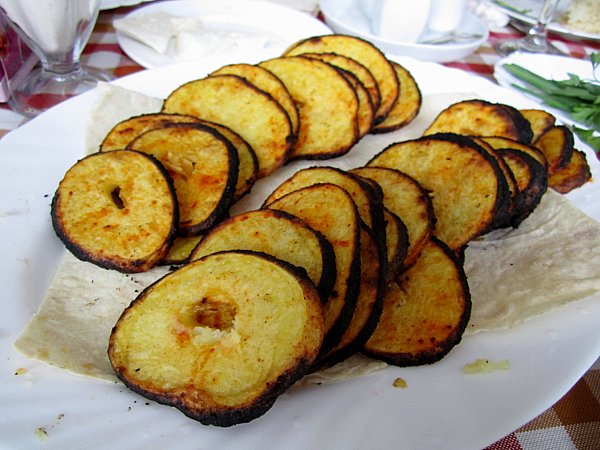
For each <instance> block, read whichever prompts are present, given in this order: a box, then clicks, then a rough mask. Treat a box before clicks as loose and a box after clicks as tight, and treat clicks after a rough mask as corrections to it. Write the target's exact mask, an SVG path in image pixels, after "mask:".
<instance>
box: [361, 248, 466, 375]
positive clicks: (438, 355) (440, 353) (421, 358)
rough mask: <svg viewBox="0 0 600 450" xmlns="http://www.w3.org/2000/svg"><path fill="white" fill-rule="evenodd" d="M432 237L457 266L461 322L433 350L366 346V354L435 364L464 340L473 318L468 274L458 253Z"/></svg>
mask: <svg viewBox="0 0 600 450" xmlns="http://www.w3.org/2000/svg"><path fill="white" fill-rule="evenodd" d="M431 239H432V241H433V242H434V243H436V244H437V245H438V246H439V248H441V249H442V251H443V252H444V253H445V254H446V255H447V256H448V258H449V259H450V260H451V261H452V262H453V263H454V265H455V267H456V273H457V275H458V279H459V282H460V284H461V286H462V290H463V292H464V300H465V301H464V311H463V314H462V316H461V318H460V320H459V322H458V323H457V324H456V327H455V328H454V330H453V332H452V333H451V334H450V335H449V336H448V337H447V338H446V340H444V341H443V342H438V343H437V345H436V346H435V348H432V349H431V350H428V351H423V352H420V353H417V354H413V353H385V352H373V351H369V350H367V349H366V348H363V352H364V353H365V354H366V355H368V356H370V357H372V358H375V359H380V360H382V361H385V362H387V363H389V364H392V365H395V366H399V367H409V366H421V365H426V364H433V363H435V362H437V361H439V360H441V359H442V358H443V357H444V356H446V355H447V354H448V353H449V352H450V350H452V349H453V348H454V347H455V346H456V345H458V344H459V343H460V341H461V340H462V336H463V334H464V331H465V329H466V327H467V324H468V322H469V319H470V318H471V306H472V302H471V293H470V291H469V284H468V282H467V276H466V274H465V271H464V268H463V266H462V264H461V263H460V261H459V259H458V257H457V255H456V254H455V253H454V252H453V251H452V250H451V249H450V248H449V247H448V246H447V245H446V244H444V242H442V241H441V240H439V239H437V238H435V237H432V238H431Z"/></svg>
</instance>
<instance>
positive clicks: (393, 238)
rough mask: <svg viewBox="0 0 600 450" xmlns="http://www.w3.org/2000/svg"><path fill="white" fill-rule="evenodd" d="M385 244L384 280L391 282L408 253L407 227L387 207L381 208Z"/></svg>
mask: <svg viewBox="0 0 600 450" xmlns="http://www.w3.org/2000/svg"><path fill="white" fill-rule="evenodd" d="M383 216H384V219H385V244H386V248H387V271H386V281H387V282H388V283H391V282H392V281H393V280H395V279H396V277H397V276H398V275H399V274H400V272H401V270H402V268H403V267H404V261H405V260H406V256H407V254H408V248H409V240H408V229H407V227H406V225H405V224H404V222H403V221H402V219H400V217H398V215H397V214H394V213H393V212H391V211H390V210H389V209H387V208H384V209H383Z"/></svg>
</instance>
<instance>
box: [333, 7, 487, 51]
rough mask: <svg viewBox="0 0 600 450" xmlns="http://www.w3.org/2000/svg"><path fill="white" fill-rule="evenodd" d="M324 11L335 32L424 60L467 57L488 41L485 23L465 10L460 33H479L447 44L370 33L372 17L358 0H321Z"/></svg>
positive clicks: (385, 49) (382, 48) (459, 29)
mask: <svg viewBox="0 0 600 450" xmlns="http://www.w3.org/2000/svg"><path fill="white" fill-rule="evenodd" d="M321 12H322V13H323V16H324V18H325V22H326V23H327V25H329V26H330V27H331V29H332V30H333V31H335V32H336V33H344V34H350V35H353V36H358V37H361V38H363V39H367V40H368V41H370V42H372V43H374V44H375V45H377V46H378V47H379V48H380V49H381V50H383V51H384V52H386V53H389V54H391V55H395V56H411V57H413V58H416V59H419V60H421V61H432V62H449V61H456V60H457V59H461V58H464V57H465V56H467V55H469V54H471V53H473V52H474V51H475V50H477V49H478V48H479V47H480V46H481V44H483V43H484V42H485V41H487V38H488V35H489V32H488V29H487V28H486V26H485V25H484V24H483V23H482V22H481V21H480V20H479V19H478V18H477V17H476V16H475V15H473V14H471V13H469V12H467V13H465V15H464V17H463V20H462V22H461V24H460V26H459V28H458V30H457V32H459V33H468V34H475V35H480V36H481V37H480V38H478V39H474V40H472V41H468V42H453V43H447V44H436V45H432V44H418V43H417V44H414V43H406V42H399V41H393V40H389V39H383V38H381V37H379V36H376V35H374V34H372V33H371V30H370V27H369V19H368V18H367V17H366V16H365V15H364V14H363V13H362V11H361V9H360V7H359V5H358V2H357V0H321Z"/></svg>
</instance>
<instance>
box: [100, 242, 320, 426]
mask: <svg viewBox="0 0 600 450" xmlns="http://www.w3.org/2000/svg"><path fill="white" fill-rule="evenodd" d="M322 339H323V313H322V307H321V303H320V299H319V295H318V293H317V290H316V288H315V286H314V284H313V283H312V282H311V281H310V279H309V278H308V277H307V276H306V274H305V273H304V272H302V271H300V270H298V269H297V268H295V267H294V266H292V265H290V264H288V263H285V262H284V261H280V260H277V259H276V258H273V257H270V256H268V255H265V254H260V253H256V252H240V251H238V252H221V253H214V254H211V255H208V256H206V257H204V258H201V259H199V260H196V261H194V262H192V263H190V264H187V265H185V266H183V267H182V268H180V269H178V270H176V271H174V272H171V273H169V274H168V275H166V276H165V277H163V278H161V279H160V280H158V281H157V282H155V283H154V284H152V285H151V286H150V287H148V288H147V289H145V290H144V291H143V292H142V293H141V294H140V295H139V296H138V297H137V298H136V299H135V300H134V301H133V302H132V303H131V305H129V307H127V308H126V309H125V311H124V312H123V314H122V315H121V317H120V318H119V320H118V321H117V323H116V325H115V326H114V328H113V330H112V333H111V336H110V341H109V347H108V356H109V359H110V362H111V364H112V367H113V368H114V370H115V373H116V374H117V376H118V377H119V378H120V379H121V380H122V381H123V382H124V383H125V385H126V386H128V387H129V388H130V389H132V390H133V391H135V392H138V393H140V394H141V395H143V396H145V397H147V398H149V399H151V400H155V401H157V402H159V403H162V404H166V405H170V406H174V407H175V408H177V409H179V410H180V411H182V412H183V413H184V414H185V415H187V416H189V417H191V418H192V419H195V420H198V421H200V422H201V423H203V424H207V425H216V426H221V427H229V426H232V425H236V424H240V423H245V422H249V421H251V420H254V419H256V418H257V417H260V416H261V415H263V414H264V413H266V412H267V411H268V410H269V409H270V408H271V406H272V405H273V403H274V402H275V401H276V399H277V397H278V396H279V395H280V394H282V393H283V392H284V391H285V390H286V389H287V388H289V387H290V386H291V385H292V384H293V383H294V382H295V381H297V380H298V379H299V378H301V377H302V376H303V375H304V374H305V373H306V372H307V370H308V369H309V368H310V367H311V365H312V363H313V361H314V360H315V357H316V356H317V354H318V351H319V348H320V345H321V342H322Z"/></svg>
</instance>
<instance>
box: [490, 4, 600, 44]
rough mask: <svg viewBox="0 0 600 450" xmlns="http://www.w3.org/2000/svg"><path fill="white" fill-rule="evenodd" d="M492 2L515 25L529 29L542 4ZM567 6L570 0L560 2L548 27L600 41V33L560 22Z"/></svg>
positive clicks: (556, 31)
mask: <svg viewBox="0 0 600 450" xmlns="http://www.w3.org/2000/svg"><path fill="white" fill-rule="evenodd" d="M492 3H493V4H494V6H496V7H497V8H499V9H501V10H502V11H503V12H504V13H505V14H507V15H508V16H510V17H511V19H513V22H515V26H516V27H517V28H519V29H522V30H523V29H525V30H526V29H529V27H530V26H531V25H534V24H535V22H536V19H537V16H538V14H539V13H540V8H541V6H542V2H540V1H536V0H503V1H502V3H499V2H498V1H496V0H493V2H492ZM507 6H508V7H507ZM567 6H568V2H567V3H565V2H559V3H558V6H557V7H556V13H555V14H554V19H553V20H552V21H550V23H549V24H548V29H549V30H550V31H552V32H553V33H556V34H560V35H561V36H564V37H566V38H571V39H590V40H593V41H600V34H594V33H588V32H585V31H581V30H575V29H574V28H568V27H567V26H566V25H564V24H562V23H560V18H561V17H562V15H563V14H564V13H565V11H566V9H567ZM510 7H513V8H514V9H511V8H510ZM523 24H525V25H523Z"/></svg>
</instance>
